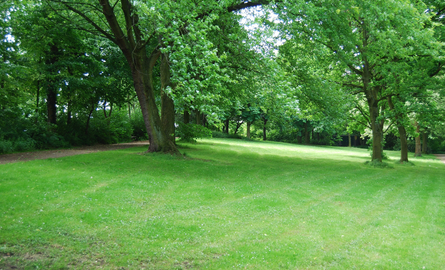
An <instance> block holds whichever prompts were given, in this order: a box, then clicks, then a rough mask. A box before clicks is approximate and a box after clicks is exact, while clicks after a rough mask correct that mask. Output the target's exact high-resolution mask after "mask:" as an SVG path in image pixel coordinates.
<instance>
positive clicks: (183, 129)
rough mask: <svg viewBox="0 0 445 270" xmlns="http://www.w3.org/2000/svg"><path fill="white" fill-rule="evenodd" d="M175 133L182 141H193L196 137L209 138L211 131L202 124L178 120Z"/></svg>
mask: <svg viewBox="0 0 445 270" xmlns="http://www.w3.org/2000/svg"><path fill="white" fill-rule="evenodd" d="M176 135H177V136H178V137H180V138H181V141H184V142H195V141H196V139H201V138H211V137H212V131H211V130H210V129H208V128H206V127H203V126H202V125H196V124H193V123H187V124H184V123H182V122H179V124H178V127H177V129H176Z"/></svg>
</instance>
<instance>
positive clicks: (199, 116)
mask: <svg viewBox="0 0 445 270" xmlns="http://www.w3.org/2000/svg"><path fill="white" fill-rule="evenodd" d="M195 118H196V124H197V125H201V113H200V112H199V111H198V110H195Z"/></svg>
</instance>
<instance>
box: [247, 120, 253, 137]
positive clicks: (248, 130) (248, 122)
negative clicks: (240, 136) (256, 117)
mask: <svg viewBox="0 0 445 270" xmlns="http://www.w3.org/2000/svg"><path fill="white" fill-rule="evenodd" d="M251 124H252V123H251V122H250V121H247V138H249V139H250V125H251Z"/></svg>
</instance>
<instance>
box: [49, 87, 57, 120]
mask: <svg viewBox="0 0 445 270" xmlns="http://www.w3.org/2000/svg"><path fill="white" fill-rule="evenodd" d="M46 90H47V92H46V111H47V115H48V123H50V124H56V123H57V116H56V115H57V106H56V105H57V91H56V89H55V86H54V82H52V81H50V82H48V88H47V89H46Z"/></svg>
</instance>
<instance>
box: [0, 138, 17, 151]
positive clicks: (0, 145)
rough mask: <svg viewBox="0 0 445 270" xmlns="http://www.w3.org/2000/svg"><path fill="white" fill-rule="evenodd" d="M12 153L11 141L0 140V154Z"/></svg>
mask: <svg viewBox="0 0 445 270" xmlns="http://www.w3.org/2000/svg"><path fill="white" fill-rule="evenodd" d="M11 152H14V146H13V143H12V142H11V141H6V140H0V154H7V153H11Z"/></svg>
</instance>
